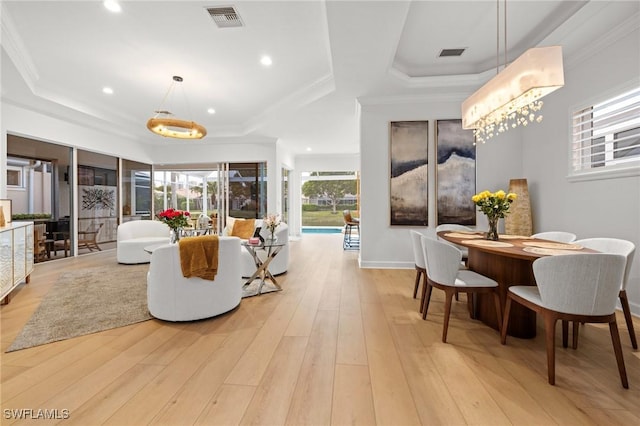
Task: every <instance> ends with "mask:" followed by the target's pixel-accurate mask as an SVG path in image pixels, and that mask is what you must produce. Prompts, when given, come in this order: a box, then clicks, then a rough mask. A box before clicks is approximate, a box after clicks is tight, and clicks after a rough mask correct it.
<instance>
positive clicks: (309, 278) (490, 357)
mask: <svg viewBox="0 0 640 426" xmlns="http://www.w3.org/2000/svg"><path fill="white" fill-rule="evenodd" d="M407 244H409V241H407ZM290 253H291V254H290V267H289V272H288V273H287V274H285V275H282V276H280V277H279V278H278V279H279V281H280V283H281V285H282V287H283V289H284V290H283V291H282V292H278V293H270V294H266V295H263V296H260V297H252V298H249V299H244V300H243V301H242V303H241V304H240V306H239V308H237V309H236V310H234V311H232V312H230V313H228V314H225V315H222V316H219V317H217V318H212V319H209V320H204V321H197V322H192V323H168V322H163V321H159V320H151V321H146V322H143V323H139V324H134V325H131V326H127V327H121V328H117V329H113V330H107V331H104V332H101V333H96V334H92V335H88V336H82V337H78V338H75V339H69V340H66V341H62V342H56V343H52V344H48V345H43V346H39V347H34V348H30V349H25V350H21V351H16V352H11V353H4V351H5V350H6V349H7V348H8V347H9V346H10V345H11V343H12V342H13V339H14V338H15V337H16V335H17V334H18V333H19V332H20V330H21V329H22V327H23V325H24V324H25V323H26V321H27V320H28V319H29V318H30V317H31V315H32V313H33V311H34V310H35V309H36V308H37V306H38V304H39V303H40V301H41V300H42V298H43V297H45V296H46V294H47V292H48V291H49V290H50V289H51V287H52V286H53V285H54V283H55V282H56V279H57V277H58V276H59V275H60V273H61V271H63V270H69V269H81V268H89V267H93V266H99V265H105V264H110V263H115V261H116V260H115V251H113V250H110V251H104V252H100V253H96V254H91V255H86V256H81V257H79V258H67V259H63V260H58V261H52V262H44V263H41V264H38V265H36V270H35V272H34V274H33V275H32V279H31V283H30V284H28V285H21V286H20V287H19V288H18V289H17V290H16V291H15V292H14V294H13V296H12V300H11V303H9V304H8V305H3V306H2V308H1V312H0V321H1V323H0V327H1V341H0V342H1V348H2V353H1V354H0V356H1V367H2V371H1V375H0V380H1V382H0V384H1V387H2V389H1V392H0V396H1V406H2V407H1V408H2V413H1V414H0V415H1V416H2V420H1V421H0V422H1V423H2V424H3V425H5V424H6V425H11V424H39V425H44V424H57V423H60V424H78V425H102V424H105V425H118V426H120V425H147V424H151V425H237V424H243V425H244V424H256V425H329V424H332V425H376V424H378V425H415V424H423V425H438V424H443V425H446V424H451V425H464V424H478V425H498V424H513V425H550V424H559V425H578V424H579V425H598V424H607V425H613V424H619V425H630V424H640V356H639V353H638V351H633V349H632V348H631V344H630V341H629V336H628V334H627V330H626V327H625V323H624V319H623V317H622V315H619V320H618V324H619V327H620V335H621V339H622V344H623V350H624V357H625V362H626V367H627V372H628V375H629V382H630V389H629V390H625V389H623V388H622V386H621V384H620V379H619V376H618V372H617V368H616V363H615V357H614V354H613V350H612V346H611V340H610V337H609V332H608V328H607V327H606V326H605V327H602V326H598V325H589V324H587V325H584V326H582V327H581V331H580V346H579V348H578V350H572V349H563V348H562V347H561V345H560V340H559V339H560V336H558V342H557V343H558V348H557V350H556V351H557V354H556V356H557V358H556V365H557V366H556V375H557V377H556V383H557V385H556V386H550V385H549V384H548V383H547V371H546V352H545V347H544V332H543V330H542V328H541V325H540V324H539V325H538V337H537V338H535V339H530V340H524V339H516V338H509V339H508V340H507V345H506V346H502V345H500V341H499V336H498V333H497V332H496V331H494V330H492V329H491V328H488V327H486V326H484V325H483V324H482V323H479V322H477V321H473V320H471V319H470V318H469V316H468V313H467V311H466V306H467V304H466V301H465V300H464V296H462V297H461V301H460V302H456V303H454V306H453V310H452V318H451V322H450V325H449V336H448V341H449V343H447V344H443V343H442V342H441V340H440V336H441V333H442V312H443V306H444V303H443V297H442V296H443V294H442V292H440V291H437V290H434V292H433V296H432V300H431V304H430V306H429V316H428V318H427V320H426V321H423V320H422V319H421V317H420V315H419V314H418V301H417V300H416V299H413V298H412V292H413V283H414V277H415V271H413V270H373V269H359V268H358V252H353V251H347V252H345V251H343V250H342V240H341V236H339V235H305V236H304V237H303V238H302V239H301V240H300V241H292V242H291V250H290ZM635 325H636V329H638V330H640V321H638V319H637V318H636V319H635ZM558 335H560V333H559V332H558ZM19 409H31V410H33V411H32V413H33V415H35V414H36V413H37V410H38V409H47V410H58V414H59V415H60V414H62V413H63V411H62V410H68V413H69V418H68V419H49V420H42V419H37V420H35V419H22V420H18V419H16V418H14V416H13V415H11V414H12V413H13V412H12V411H11V410H19ZM7 410H9V411H7ZM59 417H60V416H59Z"/></svg>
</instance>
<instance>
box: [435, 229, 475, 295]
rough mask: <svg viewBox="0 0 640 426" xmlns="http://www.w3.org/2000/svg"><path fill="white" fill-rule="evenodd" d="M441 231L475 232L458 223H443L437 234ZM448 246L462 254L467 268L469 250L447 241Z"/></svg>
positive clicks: (464, 265)
mask: <svg viewBox="0 0 640 426" xmlns="http://www.w3.org/2000/svg"><path fill="white" fill-rule="evenodd" d="M440 231H451V232H473V229H471V228H469V227H468V226H464V225H458V224H457V223H443V224H442V225H438V226H436V233H438V232H440ZM438 239H439V240H440V241H444V240H443V239H442V238H438ZM445 242H446V243H447V244H451V245H452V246H454V247H455V248H457V249H458V250H460V253H462V265H463V266H462V267H463V268H466V267H467V265H468V264H469V249H468V248H466V247H463V246H461V245H458V244H453V243H450V242H448V241H445ZM456 300H458V293H456Z"/></svg>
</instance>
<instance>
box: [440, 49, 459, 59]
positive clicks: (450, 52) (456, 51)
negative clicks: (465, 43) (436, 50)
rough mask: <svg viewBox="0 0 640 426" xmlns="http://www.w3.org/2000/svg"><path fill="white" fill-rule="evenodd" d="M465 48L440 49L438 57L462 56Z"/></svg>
mask: <svg viewBox="0 0 640 426" xmlns="http://www.w3.org/2000/svg"><path fill="white" fill-rule="evenodd" d="M465 50H466V49H442V50H441V51H440V55H438V57H440V58H446V57H450V56H462V53H463V52H464V51H465Z"/></svg>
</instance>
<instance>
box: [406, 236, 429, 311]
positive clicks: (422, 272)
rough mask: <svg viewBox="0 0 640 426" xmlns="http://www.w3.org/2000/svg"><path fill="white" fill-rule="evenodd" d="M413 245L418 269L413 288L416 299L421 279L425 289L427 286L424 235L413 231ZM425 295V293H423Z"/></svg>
mask: <svg viewBox="0 0 640 426" xmlns="http://www.w3.org/2000/svg"><path fill="white" fill-rule="evenodd" d="M409 233H410V234H411V244H412V245H413V258H414V262H415V268H416V280H415V284H414V286H413V298H414V299H415V298H416V296H417V294H418V287H419V286H420V279H421V278H422V280H423V284H422V285H423V289H424V286H426V285H427V271H426V269H425V264H424V254H423V253H422V242H421V240H420V239H421V238H422V236H423V235H422V234H421V233H420V232H418V231H414V230H411V231H409ZM423 293H424V291H423ZM420 312H422V300H421V302H420Z"/></svg>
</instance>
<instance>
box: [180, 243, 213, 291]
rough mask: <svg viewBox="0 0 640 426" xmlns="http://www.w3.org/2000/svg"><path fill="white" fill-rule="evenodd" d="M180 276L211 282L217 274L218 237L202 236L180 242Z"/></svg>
mask: <svg viewBox="0 0 640 426" xmlns="http://www.w3.org/2000/svg"><path fill="white" fill-rule="evenodd" d="M180 267H181V268H182V275H183V276H185V277H187V278H189V277H199V278H202V279H205V280H211V281H213V280H214V279H215V278H216V274H217V273H218V236H217V235H204V236H200V237H186V238H182V239H181V240H180Z"/></svg>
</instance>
